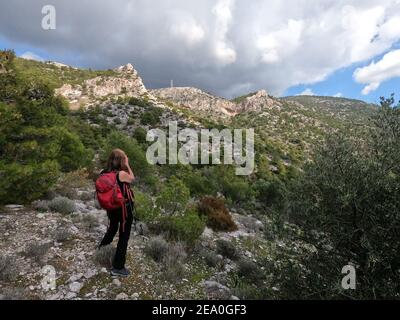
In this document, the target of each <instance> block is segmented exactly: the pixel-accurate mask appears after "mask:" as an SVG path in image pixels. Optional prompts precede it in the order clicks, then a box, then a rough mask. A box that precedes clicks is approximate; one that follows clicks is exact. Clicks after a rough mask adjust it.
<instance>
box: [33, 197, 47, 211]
mask: <svg viewBox="0 0 400 320" xmlns="http://www.w3.org/2000/svg"><path fill="white" fill-rule="evenodd" d="M32 206H33V207H34V208H35V210H37V211H39V212H47V211H49V202H48V201H46V200H37V201H34V202H33V203H32Z"/></svg>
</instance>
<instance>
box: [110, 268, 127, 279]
mask: <svg viewBox="0 0 400 320" xmlns="http://www.w3.org/2000/svg"><path fill="white" fill-rule="evenodd" d="M130 274H131V273H130V272H129V270H128V269H127V268H123V269H115V268H112V269H111V275H112V276H114V277H127V276H129V275H130Z"/></svg>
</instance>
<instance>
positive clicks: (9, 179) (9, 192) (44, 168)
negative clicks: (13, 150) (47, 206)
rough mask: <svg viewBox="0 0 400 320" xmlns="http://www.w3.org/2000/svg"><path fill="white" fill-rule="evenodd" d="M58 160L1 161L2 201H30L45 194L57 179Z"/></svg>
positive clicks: (0, 200)
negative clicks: (40, 161) (28, 162)
mask: <svg viewBox="0 0 400 320" xmlns="http://www.w3.org/2000/svg"><path fill="white" fill-rule="evenodd" d="M58 168H59V165H58V163H57V162H56V161H45V162H43V163H39V164H29V165H22V164H19V163H5V162H3V161H0V203H1V204H7V203H22V204H23V203H29V202H31V201H32V200H35V199H38V198H40V197H41V196H43V195H44V194H45V193H46V192H47V191H48V190H49V188H50V187H51V186H52V185H53V184H54V183H55V182H56V181H57V179H58V175H59V171H58Z"/></svg>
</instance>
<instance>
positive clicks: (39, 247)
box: [23, 243, 51, 264]
mask: <svg viewBox="0 0 400 320" xmlns="http://www.w3.org/2000/svg"><path fill="white" fill-rule="evenodd" d="M50 246H51V245H50V244H49V243H43V244H41V243H30V244H28V245H27V247H26V248H25V251H24V252H23V255H24V256H25V257H26V258H29V259H32V260H33V261H35V262H37V263H39V264H40V263H42V262H43V259H44V257H45V256H46V254H47V252H48V251H49V249H50Z"/></svg>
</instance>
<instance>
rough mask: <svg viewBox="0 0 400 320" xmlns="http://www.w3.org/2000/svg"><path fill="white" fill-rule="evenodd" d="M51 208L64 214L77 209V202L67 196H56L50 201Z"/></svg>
mask: <svg viewBox="0 0 400 320" xmlns="http://www.w3.org/2000/svg"><path fill="white" fill-rule="evenodd" d="M49 209H50V210H52V211H55V212H59V213H62V214H70V213H73V212H74V211H75V210H76V206H75V202H74V201H72V200H70V199H68V198H65V197H56V198H54V199H53V200H51V201H50V202H49Z"/></svg>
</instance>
